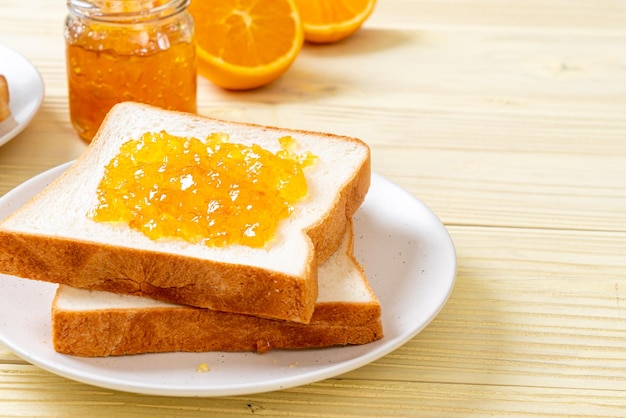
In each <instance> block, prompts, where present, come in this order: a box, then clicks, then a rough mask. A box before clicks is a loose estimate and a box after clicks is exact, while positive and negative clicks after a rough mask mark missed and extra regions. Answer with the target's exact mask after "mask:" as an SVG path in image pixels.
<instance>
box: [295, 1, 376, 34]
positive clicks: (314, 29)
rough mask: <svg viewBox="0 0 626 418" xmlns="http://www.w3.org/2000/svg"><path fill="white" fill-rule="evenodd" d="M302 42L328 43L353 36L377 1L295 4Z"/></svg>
mask: <svg viewBox="0 0 626 418" xmlns="http://www.w3.org/2000/svg"><path fill="white" fill-rule="evenodd" d="M296 4H297V5H298V10H299V11H300V17H301V18H302V25H303V27H304V39H305V40H306V41H308V42H313V43H323V44H326V43H331V42H337V41H339V40H341V39H344V38H347V37H348V36H350V35H352V34H353V33H354V32H356V31H357V30H358V29H359V28H360V27H361V25H362V24H363V22H365V21H366V20H367V18H368V17H369V16H370V14H372V11H373V10H374V6H375V4H376V0H296Z"/></svg>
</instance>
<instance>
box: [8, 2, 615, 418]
mask: <svg viewBox="0 0 626 418" xmlns="http://www.w3.org/2000/svg"><path fill="white" fill-rule="evenodd" d="M63 3H64V2H62V1H55V2H52V1H43V0H42V1H36V0H29V1H26V0H24V1H19V2H18V1H8V0H1V1H0V43H2V44H4V45H6V46H9V47H11V48H12V49H14V50H17V51H19V52H20V53H22V54H23V55H25V56H26V57H27V58H28V59H30V60H31V61H32V63H33V64H35V65H36V66H37V67H38V69H39V70H40V72H41V74H42V75H43V78H44V80H45V84H46V96H45V100H44V103H43V106H42V108H41V110H40V112H39V113H38V114H37V116H36V117H35V119H34V120H33V121H32V123H31V124H30V126H29V127H28V128H27V129H26V130H25V131H24V132H23V133H21V134H20V135H19V136H18V137H16V138H15V139H13V140H12V141H10V142H9V143H7V144H6V145H4V146H2V147H0V195H2V194H4V193H6V192H8V191H9V190H10V189H12V188H13V187H15V186H17V185H19V184H20V183H22V182H24V181H26V180H27V179H29V178H30V177H32V176H33V175H35V174H37V173H40V172H42V171H44V170H46V169H48V168H50V167H53V166H56V165H58V164H60V163H63V162H66V161H68V160H71V159H74V158H75V157H77V156H78V155H79V154H80V153H81V152H82V151H83V149H84V148H85V146H84V145H83V144H82V143H81V142H80V140H79V139H78V137H77V136H76V135H75V133H74V132H73V130H72V128H71V126H70V124H69V122H68V104H67V91H66V88H67V87H66V79H65V61H64V43H63V35H62V28H63V20H64V17H65V14H66V11H65V6H64V4H63ZM199 111H200V113H202V114H205V115H210V116H216V117H220V118H226V119H231V120H238V121H249V122H258V123H264V124H270V125H278V126H284V127H297V128H303V129H314V130H321V131H328V132H334V133H339V134H348V135H352V136H358V137H360V138H362V139H363V140H365V141H366V142H367V143H368V144H369V145H370V146H371V148H372V153H373V154H372V155H373V169H374V170H375V171H376V172H378V173H380V174H382V175H384V176H386V177H388V178H389V179H391V180H393V181H395V182H396V183H398V184H400V185H401V186H402V187H404V188H405V189H407V190H408V191H410V192H411V193H413V194H414V195H415V196H417V197H419V198H420V199H421V200H422V201H424V202H425V203H426V204H427V205H429V206H430V208H431V209H432V210H433V211H434V212H435V213H436V214H437V215H438V216H439V217H440V219H441V220H442V221H443V222H444V224H445V225H446V227H447V228H448V230H449V232H450V234H451V235H452V238H453V240H454V242H455V245H456V249H457V255H458V274H457V283H456V286H455V289H454V291H453V293H452V295H451V298H450V299H449V302H448V303H447V305H446V306H445V307H444V309H443V311H442V312H441V313H440V314H439V315H438V317H437V318H436V319H435V320H434V321H433V322H432V323H431V324H430V325H429V326H428V327H427V328H426V329H425V330H424V331H423V332H421V333H420V334H419V335H418V336H417V337H415V338H414V339H412V340H411V341H409V342H408V343H407V344H406V345H404V346H403V347H401V348H400V349H398V350H397V351H395V352H393V353H391V354H389V355H387V356H386V357H384V358H381V359H380V360H378V361H375V362H374V363H372V364H369V365H367V366H365V367H362V368H360V369H357V370H354V371H352V372H350V373H347V374H344V375H341V376H338V377H336V378H333V379H328V380H325V381H321V382H318V383H314V384H311V385H307V386H303V387H297V388H293V389H288V390H283V391H279V392H272V393H263V394H257V395H250V396H235V397H222V398H174V397H172V398H167V397H156V396H144V395H135V394H128V393H122V392H116V391H112V390H106V389H100V388H97V387H91V386H88V385H85V384H82V383H76V382H73V381H70V380H67V379H65V378H61V377H58V376H55V375H53V374H51V373H48V372H46V371H43V370H41V369H39V368H37V367H35V366H33V365H30V364H28V363H27V362H25V361H23V360H21V359H20V358H18V357H17V356H15V355H14V354H13V353H11V352H10V351H9V350H8V349H7V348H5V347H2V346H0V415H10V416H91V415H105V416H108V415H111V416H113V415H115V416H120V417H121V416H126V415H128V416H130V415H132V416H139V415H143V414H145V415H168V416H174V415H175V416H181V417H182V416H196V415H209V414H211V416H220V415H223V416H235V415H253V414H254V415H300V416H347V415H354V416H366V415H372V416H384V415H409V416H459V417H466V416H473V415H494V416H541V415H549V416H572V415H586V416H626V257H625V253H626V2H624V1H619V0H597V1H593V2H591V1H582V0H553V1H545V0H527V1H512V0H499V1H489V0H466V1H462V2H461V1H440V0H412V1H409V0H379V4H378V6H377V9H376V11H375V13H374V15H373V16H372V17H371V19H370V20H369V21H368V22H367V24H366V25H365V27H364V28H363V30H362V31H360V32H359V33H358V34H357V35H356V36H354V37H353V38H351V39H349V40H347V41H345V42H342V43H338V44H335V45H330V46H317V47H316V46H311V45H307V46H306V47H305V48H304V50H303V51H302V53H301V55H300V56H299V57H298V59H297V61H296V63H295V64H294V65H293V67H292V68H291V69H290V71H289V72H288V73H287V74H285V75H284V76H283V77H282V78H281V79H280V80H279V81H277V82H276V83H274V84H272V85H270V86H267V87H266V88H262V89H259V90H256V91H251V92H245V93H231V92H226V91H222V90H220V89H218V88H216V87H214V86H212V85H211V84H210V83H208V82H207V81H205V80H200V84H199Z"/></svg>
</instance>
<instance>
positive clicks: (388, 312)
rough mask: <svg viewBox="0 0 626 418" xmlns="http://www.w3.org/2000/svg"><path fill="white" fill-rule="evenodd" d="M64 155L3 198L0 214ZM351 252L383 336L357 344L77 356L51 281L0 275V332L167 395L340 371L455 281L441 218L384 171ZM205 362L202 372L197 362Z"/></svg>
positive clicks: (435, 308)
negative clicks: (57, 320) (62, 350)
mask: <svg viewBox="0 0 626 418" xmlns="http://www.w3.org/2000/svg"><path fill="white" fill-rule="evenodd" d="M67 167H68V165H67V164H65V165H62V166H59V167H56V168H54V169H52V170H49V171H47V172H45V173H43V174H40V175H39V176H37V177H35V178H33V179H31V180H29V181H27V182H26V183H24V184H23V185H21V186H19V187H18V188H16V189H14V190H13V191H11V192H9V193H7V194H6V195H5V196H4V197H3V198H0V219H3V218H4V217H6V216H7V215H8V214H9V213H11V212H13V211H14V210H16V209H18V208H19V207H20V206H22V205H23V204H24V203H25V202H26V201H27V199H28V198H30V197H31V196H33V195H34V194H35V193H36V192H37V191H39V190H40V189H42V188H43V187H44V186H45V185H46V184H48V183H49V182H50V181H51V180H52V179H54V178H56V177H57V176H58V175H60V174H61V173H62V172H63V171H64V170H65V169H66V168H67ZM354 226H355V254H356V256H357V258H358V259H359V260H360V261H361V262H362V263H363V264H364V266H365V271H366V274H367V276H368V277H369V279H370V282H371V285H372V287H373V288H374V291H375V292H376V294H377V296H378V298H379V299H380V302H381V305H382V311H383V317H382V320H383V330H384V333H385V337H384V338H383V339H381V340H379V341H376V342H373V343H370V344H366V345H362V346H348V347H336V348H323V349H309V350H293V351H289V350H277V351H270V352H268V353H265V354H256V353H221V352H213V353H165V354H142V355H136V356H125V357H108V358H79V357H72V356H67V355H61V354H58V353H56V352H55V351H54V349H53V348H52V344H51V341H50V304H51V301H52V297H53V295H54V291H55V288H56V285H53V284H48V283H41V282H36V281H31V280H24V279H18V278H15V277H13V276H6V275H0V342H2V343H3V344H5V345H6V346H7V347H8V348H9V349H10V350H12V351H13V352H14V353H15V354H17V355H18V356H20V357H22V358H23V359H24V360H26V361H29V362H31V363H33V364H35V365H37V366H39V367H41V368H43V369H46V370H48V371H51V372H53V373H56V374H58V375H61V376H65V377H68V378H70V379H74V380H77V381H80V382H84V383H89V384H92V385H96V386H101V387H105V388H110V389H117V390H122V391H128V392H136V393H144V394H152V395H167V396H225V395H242V394H251V393H258V392H266V391H272V390H279V389H285V388H289V387H294V386H298V385H304V384H308V383H312V382H315V381H318V380H322V379H326V378H330V377H333V376H337V375H339V374H341V373H345V372H348V371H350V370H353V369H356V368H358V367H361V366H363V365H365V364H368V363H370V362H372V361H374V360H376V359H378V358H380V357H383V356H384V355H386V354H388V353H390V352H391V351H393V350H395V349H397V348H398V347H400V346H401V345H403V344H404V343H406V342H407V341H408V340H410V339H411V338H413V337H414V336H415V335H416V334H417V333H419V332H420V331H421V330H422V329H424V327H426V325H428V323H429V322H430V321H431V320H432V319H433V318H435V316H436V315H437V314H438V313H439V311H440V309H441V308H442V307H443V305H444V304H445V302H446V301H447V299H448V296H449V295H450V292H451V291H452V288H453V285H454V280H455V273H456V256H455V250H454V245H453V243H452V240H451V239H450V236H449V235H448V232H447V231H446V229H445V227H444V226H443V225H442V224H441V222H440V221H439V219H438V218H437V217H436V216H435V215H434V214H433V213H432V212H431V211H430V209H428V208H427V207H426V206H425V205H424V204H423V203H421V202H420V201H419V200H417V199H416V198H414V197H413V196H411V195H410V194H409V193H407V192H406V191H404V190H402V189H401V188H399V187H398V186H396V185H394V184H393V183H391V182H390V181H388V180H386V179H385V178H383V177H381V176H378V175H373V176H372V185H371V188H370V192H369V194H368V195H367V198H366V200H365V202H364V204H363V205H362V207H361V209H360V210H359V211H358V212H357V214H356V216H355V225H354ZM202 363H207V364H208V365H209V366H210V371H209V372H206V373H198V372H196V367H197V366H198V365H200V364H202Z"/></svg>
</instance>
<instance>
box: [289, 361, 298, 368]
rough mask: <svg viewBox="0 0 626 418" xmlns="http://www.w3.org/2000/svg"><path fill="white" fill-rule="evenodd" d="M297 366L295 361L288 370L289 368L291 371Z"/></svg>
mask: <svg viewBox="0 0 626 418" xmlns="http://www.w3.org/2000/svg"><path fill="white" fill-rule="evenodd" d="M297 365H298V362H297V361H296V362H295V363H291V364H290V365H289V368H290V369H293V368H294V367H296V366H297Z"/></svg>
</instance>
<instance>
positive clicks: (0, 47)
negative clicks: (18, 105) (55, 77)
mask: <svg viewBox="0 0 626 418" xmlns="http://www.w3.org/2000/svg"><path fill="white" fill-rule="evenodd" d="M5 54H6V55H7V56H8V57H9V59H11V60H12V61H19V62H20V63H21V64H22V65H23V66H24V67H28V68H30V69H31V70H33V71H34V74H35V75H36V77H34V78H33V79H32V80H31V81H33V82H35V83H36V84H37V85H36V91H37V95H36V96H34V97H32V98H30V100H34V106H33V109H32V111H31V112H30V113H28V114H26V116H25V117H24V118H22V120H17V119H16V122H17V124H16V126H15V127H13V129H11V130H9V131H7V132H6V133H5V134H4V135H2V136H0V147H1V146H3V145H5V144H6V143H8V142H9V141H11V140H12V139H13V138H15V137H16V136H18V135H19V134H20V133H22V131H23V130H24V129H26V127H27V126H28V125H30V123H31V122H32V120H33V119H34V117H35V115H37V113H38V112H39V110H40V109H41V106H42V104H43V100H44V97H45V90H46V87H45V83H44V80H43V76H42V75H41V72H40V71H39V69H38V68H37V67H36V66H35V65H34V64H33V63H32V62H31V61H30V60H29V59H28V58H26V56H24V55H23V54H22V53H20V52H18V51H17V50H15V49H13V48H10V47H8V46H6V45H4V44H0V56H3V55H5ZM5 77H6V74H5ZM7 83H8V84H9V89H11V85H12V84H13V83H12V82H11V80H10V79H9V78H8V77H7ZM14 93H15V92H14V91H12V92H11V94H13V95H14ZM9 106H11V105H10V103H9ZM14 112H15V110H14V109H11V113H14ZM3 122H5V121H3Z"/></svg>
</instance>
